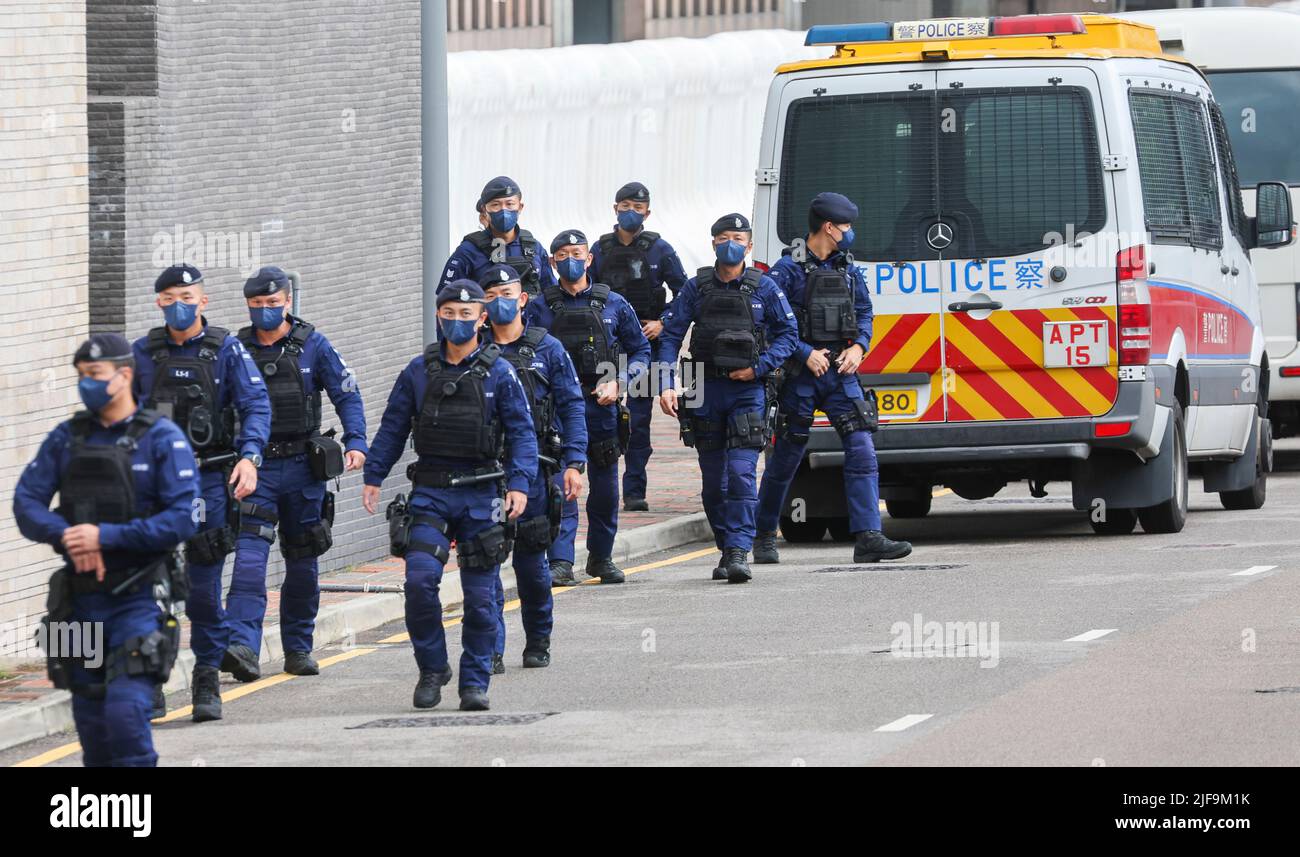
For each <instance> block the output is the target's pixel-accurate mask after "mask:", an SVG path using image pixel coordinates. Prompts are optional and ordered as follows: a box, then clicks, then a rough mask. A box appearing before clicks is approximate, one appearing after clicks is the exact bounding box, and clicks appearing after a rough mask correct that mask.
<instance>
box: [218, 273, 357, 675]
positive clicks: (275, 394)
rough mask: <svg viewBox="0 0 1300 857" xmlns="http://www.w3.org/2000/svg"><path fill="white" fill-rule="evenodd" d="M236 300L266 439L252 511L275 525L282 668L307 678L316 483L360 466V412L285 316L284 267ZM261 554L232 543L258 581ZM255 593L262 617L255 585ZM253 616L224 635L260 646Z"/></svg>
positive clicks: (319, 538) (326, 539)
mask: <svg viewBox="0 0 1300 857" xmlns="http://www.w3.org/2000/svg"><path fill="white" fill-rule="evenodd" d="M244 299H245V300H246V301H247V303H248V315H249V317H250V319H251V320H252V322H253V323H252V324H251V325H250V326H248V327H245V328H243V329H242V330H240V331H239V341H240V342H241V343H243V345H244V348H245V349H247V351H248V353H249V354H251V355H252V357H253V362H254V363H255V364H257V367H258V369H259V370H260V371H261V374H262V380H263V381H264V382H265V384H266V390H267V394H268V395H269V396H270V399H271V439H270V442H269V443H267V445H266V447H265V449H264V450H263V453H262V456H263V458H264V459H265V460H264V462H263V464H262V470H261V473H260V474H259V479H258V483H259V484H258V491H257V493H258V495H261V496H265V497H267V498H268V499H269V505H268V506H267V507H265V508H259V509H258V510H257V512H256V514H257V515H258V517H260V518H261V519H263V520H266V521H271V522H276V521H278V522H279V524H280V552H281V553H282V554H283V555H284V584H283V585H282V586H281V588H280V642H281V644H282V649H283V651H284V671H285V672H287V673H291V674H293V675H316V674H317V673H318V672H319V671H320V670H319V667H318V666H317V664H316V661H315V660H313V658H312V656H311V650H312V631H313V630H314V629H315V627H316V611H317V609H318V608H319V607H320V588H319V586H318V582H317V576H316V575H317V557H319V556H321V555H322V554H324V553H325V552H326V551H328V550H329V549H330V547H331V546H332V545H333V544H334V537H333V534H332V533H331V532H330V528H331V526H332V525H333V523H334V495H333V493H331V492H329V491H328V490H326V481H327V480H329V479H333V478H335V477H337V476H339V475H341V474H342V472H343V471H344V470H359V469H360V468H361V466H362V464H364V463H365V460H366V450H367V448H368V447H367V445H366V412H365V408H364V406H363V405H362V403H361V392H360V391H359V390H358V389H357V383H356V376H355V375H353V373H352V370H350V369H348V367H347V364H346V363H344V362H343V358H342V357H340V356H339V353H338V351H336V350H335V349H334V346H333V345H331V344H330V342H329V340H328V339H326V338H325V336H324V335H323V334H321V332H320V331H319V330H317V329H316V328H315V326H313V325H311V324H309V323H307V322H305V321H303V320H302V319H300V318H297V317H296V316H293V315H290V314H289V311H290V310H291V309H292V295H291V293H290V288H289V276H288V275H287V274H286V273H285V272H284V271H282V270H281V269H279V268H277V267H275V266H273V265H271V266H267V267H264V268H261V269H260V270H258V271H257V273H256V274H254V275H253V276H252V277H250V278H249V279H248V281H247V282H245V283H244ZM321 390H324V391H325V392H326V393H328V394H329V397H330V401H331V402H332V403H333V404H334V410H335V412H336V413H337V414H338V416H339V419H341V420H342V422H343V437H342V444H341V445H340V443H339V442H338V441H336V440H334V438H333V437H332V436H325V435H322V434H321V433H320V425H321ZM330 434H331V435H332V434H333V432H332V431H331V432H330ZM345 450H346V451H345ZM269 554H270V544H268V543H267V542H265V541H263V540H262V539H249V540H246V541H241V542H240V544H239V549H238V550H237V551H236V553H235V567H236V568H237V569H243V568H245V567H246V566H247V567H250V568H256V569H257V571H258V573H259V574H260V577H261V580H262V581H263V584H265V580H266V562H267V558H268V556H269ZM250 573H251V572H250ZM261 596H262V611H261V612H262V613H265V610H266V591H265V589H263V590H262V592H261ZM262 619H263V617H262V615H261V614H259V615H256V616H251V615H250V616H241V617H239V618H236V617H234V616H232V617H231V620H230V638H231V641H232V642H233V643H235V644H237V645H240V646H246V647H247V648H248V649H250V650H251V651H252V652H254V653H257V652H260V651H261V648H262Z"/></svg>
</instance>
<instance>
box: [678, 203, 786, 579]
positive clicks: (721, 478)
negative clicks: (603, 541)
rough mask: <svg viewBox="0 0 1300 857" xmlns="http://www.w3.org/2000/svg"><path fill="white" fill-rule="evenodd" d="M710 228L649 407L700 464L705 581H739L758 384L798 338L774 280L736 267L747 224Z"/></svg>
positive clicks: (757, 435)
mask: <svg viewBox="0 0 1300 857" xmlns="http://www.w3.org/2000/svg"><path fill="white" fill-rule="evenodd" d="M711 232H712V234H713V252H714V255H715V256H716V258H717V262H716V264H714V265H713V266H711V267H707V268H701V269H700V270H699V273H697V274H696V275H695V276H694V277H692V278H691V279H690V280H688V281H687V283H686V286H685V287H684V288H683V289H682V291H681V294H680V295H678V296H677V300H675V301H673V305H672V306H671V307H670V308H669V310H668V311H667V312H666V313H665V315H664V319H665V321H664V328H663V333H662V334H661V335H660V346H659V347H660V360H661V361H662V362H661V364H660V366H661V370H660V371H661V372H662V373H663V381H662V383H661V387H662V390H663V392H661V393H660V394H659V404H660V407H661V408H662V409H663V412H664V413H666V414H668V415H669V416H671V417H679V419H680V421H681V424H682V440H683V441H684V442H685V443H686V445H687V446H693V447H695V451H696V453H697V454H698V455H699V458H700V478H701V481H702V490H701V492H700V499H701V500H702V501H703V505H704V512H705V514H706V515H707V516H708V519H709V525H710V526H711V527H712V528H713V539H714V542H715V543H716V544H717V545H718V547H719V548H720V549H721V550H722V559H721V561H720V562H719V564H718V567H717V568H715V569H714V571H713V579H714V580H724V579H725V580H727V581H728V582H730V583H746V582H748V581H749V579H750V578H751V577H753V574H752V573H751V571H750V568H749V564H748V562H747V561H746V560H747V559H748V557H749V549H750V546H751V545H752V544H753V541H754V507H755V505H756V503H757V492H756V490H755V485H756V481H757V471H758V454H759V452H760V451H761V450H762V449H763V447H764V446H766V445H767V439H768V435H769V403H768V402H767V400H766V393H765V389H764V388H765V380H766V378H767V376H768V375H770V374H771V373H772V372H774V371H776V370H777V369H780V368H781V365H782V364H783V363H784V362H785V361H786V359H787V358H788V357H789V356H790V354H791V353H792V352H793V351H794V348H795V345H796V342H797V335H798V333H797V328H796V326H795V321H794V313H793V312H792V311H791V310H790V305H789V304H788V303H787V302H786V299H785V295H783V294H782V293H781V290H780V289H779V288H777V286H776V283H774V282H772V280H771V278H769V277H767V276H764V275H763V272H762V271H760V270H759V269H758V268H752V267H746V266H745V256H746V255H748V253H749V251H750V249H751V248H752V247H753V229H752V228H751V227H750V224H749V220H748V218H746V217H745V216H744V215H742V214H734V213H733V214H726V215H723V216H722V217H720V218H718V219H717V221H715V222H714V224H713V226H712V229H711ZM692 323H693V324H694V325H695V330H694V332H693V333H692V334H691V354H690V360H689V363H688V364H687V366H688V368H689V369H690V370H692V374H693V375H694V376H695V377H694V379H693V381H694V386H693V389H691V390H690V391H689V392H688V393H687V395H686V396H685V397H683V398H684V401H682V402H681V404H682V405H683V406H684V407H682V408H680V409H679V403H678V399H679V397H678V395H677V391H676V389H675V387H674V384H673V378H672V373H673V365H674V364H675V363H676V362H677V356H678V352H679V350H680V348H681V345H682V340H683V339H684V338H685V337H686V331H687V329H688V328H690V327H691V325H692ZM686 371H687V369H684V370H683V372H686ZM679 414H680V416H679Z"/></svg>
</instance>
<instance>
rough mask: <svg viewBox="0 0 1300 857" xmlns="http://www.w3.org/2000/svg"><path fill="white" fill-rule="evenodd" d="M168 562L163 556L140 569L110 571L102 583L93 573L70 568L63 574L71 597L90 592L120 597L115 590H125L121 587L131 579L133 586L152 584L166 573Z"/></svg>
mask: <svg viewBox="0 0 1300 857" xmlns="http://www.w3.org/2000/svg"><path fill="white" fill-rule="evenodd" d="M169 561H170V556H165V557H163V558H162V559H158V560H155V561H154V562H151V563H149V564H148V565H146V566H143V567H141V568H136V569H123V570H120V571H110V572H107V573H106V574H105V575H104V579H103V580H102V581H101V580H96V579H95V573H94V572H93V571H88V572H85V573H82V574H78V573H77V572H75V571H73V570H72V567H71V566H69V568H68V569H67V570H66V571H64V574H66V575H68V588H69V589H70V590H71V592H72V594H73V595H86V594H89V593H91V592H112V593H114V594H116V595H120V594H121V593H120V592H116V591H115V590H117V589H119V588H123V589H125V588H126V587H124V586H123V585H124V584H127V583H129V582H132V579H133V578H134V579H135V580H134V584H133V586H134V585H139V584H141V583H144V584H152V583H153V580H154V578H155V577H156V576H157V574H158V573H159V572H163V571H166V569H167V563H168V562H169Z"/></svg>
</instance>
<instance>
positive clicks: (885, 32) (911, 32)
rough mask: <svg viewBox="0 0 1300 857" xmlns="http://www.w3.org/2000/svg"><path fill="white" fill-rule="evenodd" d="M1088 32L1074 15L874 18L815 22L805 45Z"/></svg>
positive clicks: (1062, 34)
mask: <svg viewBox="0 0 1300 857" xmlns="http://www.w3.org/2000/svg"><path fill="white" fill-rule="evenodd" d="M1086 32H1088V28H1087V27H1085V26H1084V24H1083V19H1082V18H1081V17H1079V16H1078V15H1014V16H1011V17H1007V18H934V19H931V20H925V21H899V22H897V23H892V24H891V23H889V22H887V21H877V22H875V23H871V24H818V25H817V26H815V27H810V28H809V29H808V35H807V36H806V37H805V38H804V44H805V45H847V44H858V43H862V42H914V41H946V40H949V39H981V38H987V37H989V36H1064V35H1077V34H1081V33H1086Z"/></svg>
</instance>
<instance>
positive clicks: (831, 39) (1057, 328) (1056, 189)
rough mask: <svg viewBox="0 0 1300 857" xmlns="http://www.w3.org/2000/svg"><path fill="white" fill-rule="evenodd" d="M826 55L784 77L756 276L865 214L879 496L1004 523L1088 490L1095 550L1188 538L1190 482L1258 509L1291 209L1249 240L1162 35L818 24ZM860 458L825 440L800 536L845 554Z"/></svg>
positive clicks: (768, 155) (762, 170)
mask: <svg viewBox="0 0 1300 857" xmlns="http://www.w3.org/2000/svg"><path fill="white" fill-rule="evenodd" d="M806 43H807V44H810V45H826V46H828V47H830V48H831V49H833V53H832V54H831V56H830V57H828V58H826V59H817V60H806V61H802V62H795V63H790V64H787V65H783V66H781V67H779V68H778V69H777V73H776V78H775V80H774V81H773V83H772V85H771V89H770V91H769V95H768V102H767V109H766V116H765V119H764V126H763V138H762V141H761V144H760V153H759V169H758V173H757V192H756V197H755V218H754V242H755V249H754V258H755V259H756V260H759V261H760V262H766V263H768V264H771V263H773V262H775V261H776V260H777V259H778V258H780V255H781V253H782V250H783V248H787V247H791V246H793V245H794V244H795V242H796V241H797V240H798V239H799V238H801V237H802V236H803V235H804V233H805V230H806V213H807V207H808V202H809V200H811V199H812V197H813V196H814V195H816V194H817V193H819V192H821V191H827V190H833V191H838V192H840V193H844V194H847V195H848V196H849V197H850V198H852V199H853V200H854V201H855V202H857V204H858V206H859V208H860V209H861V215H860V216H859V219H858V220H857V221H856V222H855V224H854V228H855V233H856V239H855V242H854V245H853V256H854V260H855V264H857V265H858V266H859V267H860V268H861V269H862V270H863V272H864V274H865V277H866V282H867V285H868V289H869V290H870V293H871V298H872V301H873V303H874V306H875V329H874V335H873V339H872V346H871V351H870V353H869V354H868V355H867V357H866V359H865V360H864V361H863V362H862V365H861V367H860V370H859V371H860V373H861V374H860V380H861V383H862V385H863V387H864V388H869V389H872V390H874V391H875V393H876V396H877V400H878V402H879V408H880V418H881V423H882V425H881V430H880V431H879V432H878V433H877V434H876V437H875V441H876V448H877V451H878V456H879V460H880V465H881V496H882V498H883V499H884V502H885V504H886V507H887V509H888V511H889V513H890V515H891V516H893V517H899V518H912V517H920V516H923V515H925V514H927V513H928V512H929V510H930V498H931V493H932V489H933V488H934V487H935V486H940V485H942V486H947V487H949V488H951V489H952V491H953V492H954V493H956V494H957V495H958V496H961V497H964V498H967V499H983V498H987V497H992V496H993V495H995V494H997V493H998V492H999V491H1000V490H1001V489H1002V488H1003V487H1005V486H1006V485H1007V484H1008V483H1011V482H1018V481H1027V482H1028V484H1029V488H1030V491H1031V493H1032V494H1033V495H1034V496H1036V497H1041V496H1044V495H1045V493H1046V492H1045V489H1046V486H1047V485H1048V483H1051V482H1070V483H1071V484H1072V486H1073V490H1072V496H1073V504H1074V507H1075V508H1076V509H1079V510H1081V511H1085V512H1087V513H1088V519H1089V520H1090V521H1091V523H1092V527H1093V529H1094V530H1095V531H1096V532H1098V533H1105V534H1115V533H1128V532H1132V531H1133V529H1134V527H1135V526H1136V524H1137V522H1138V521H1141V523H1142V529H1143V530H1144V531H1145V532H1162V533H1168V532H1178V531H1179V530H1181V529H1182V527H1183V524H1184V522H1185V520H1186V516H1187V497H1188V479H1189V473H1192V472H1193V471H1194V473H1195V475H1196V476H1198V477H1199V478H1200V479H1201V480H1203V484H1204V488H1205V490H1206V491H1212V492H1217V493H1219V495H1220V497H1221V500H1222V503H1223V505H1224V506H1226V507H1228V508H1234V509H1248V508H1259V507H1260V506H1261V505H1263V503H1264V499H1265V486H1266V480H1267V473H1268V470H1269V468H1270V466H1271V434H1270V430H1269V423H1268V421H1267V419H1265V418H1264V402H1263V400H1262V399H1261V397H1260V381H1261V374H1260V373H1261V369H1263V368H1264V367H1266V365H1267V355H1266V354H1265V350H1264V338H1263V334H1262V332H1261V329H1260V304H1259V293H1258V289H1257V287H1256V281H1255V273H1254V269H1253V267H1252V265H1251V258H1250V251H1251V250H1252V249H1253V248H1265V247H1277V246H1282V245H1285V244H1289V243H1290V242H1291V241H1292V240H1293V239H1294V228H1293V224H1292V214H1291V200H1290V196H1289V194H1288V192H1287V188H1286V186H1285V185H1283V184H1281V183H1277V182H1262V183H1260V184H1259V185H1258V186H1257V188H1256V199H1257V203H1256V206H1257V216H1256V217H1247V216H1246V214H1245V212H1244V209H1243V206H1242V199H1241V194H1240V192H1239V190H1238V185H1239V183H1238V181H1237V173H1236V166H1235V165H1234V163H1233V158H1232V150H1231V146H1230V144H1229V141H1228V137H1227V134H1226V131H1225V127H1224V118H1223V116H1222V113H1221V111H1220V109H1219V107H1218V105H1217V104H1216V103H1215V101H1214V97H1213V95H1212V93H1211V91H1210V87H1209V85H1208V84H1207V82H1206V80H1205V78H1204V76H1203V75H1202V74H1201V73H1200V72H1199V71H1198V70H1197V69H1196V67H1195V66H1194V65H1192V64H1190V63H1189V62H1187V61H1185V60H1182V59H1179V58H1177V57H1172V56H1167V55H1165V54H1163V53H1162V52H1161V48H1160V44H1159V42H1158V41H1157V39H1156V34H1155V31H1154V29H1152V28H1151V27H1149V26H1146V25H1143V24H1139V23H1137V22H1135V21H1125V20H1120V19H1117V18H1113V17H1107V16H1101V15H1029V16H1017V17H1001V18H962V19H940V20H931V21H909V22H896V23H874V24H853V25H843V26H818V27H813V28H812V29H811V30H809V32H808V36H807V40H806ZM842 467H843V452H842V451H841V449H840V445H839V437H838V435H837V434H836V432H835V431H834V430H833V429H831V428H830V427H829V426H828V425H827V424H826V423H825V421H824V420H823V421H821V423H820V426H819V427H817V428H815V429H814V431H813V433H812V437H811V439H810V442H809V444H808V455H807V456H806V457H805V460H804V463H803V465H802V466H801V469H800V472H799V474H798V476H797V477H796V481H795V484H794V486H793V487H792V489H791V491H790V492H789V495H788V496H789V497H790V498H791V501H790V502H792V503H793V502H800V503H802V504H803V508H802V509H801V510H800V511H801V512H803V513H804V514H803V515H802V516H801V517H802V518H803V519H802V520H795V518H796V516H795V515H793V514H791V512H792V508H793V507H792V508H788V509H787V510H786V517H784V518H783V520H782V531H783V534H784V535H785V537H786V538H787V539H789V540H792V541H801V540H815V539H820V538H821V537H822V535H823V534H824V533H825V531H826V529H827V528H830V529H831V531H832V533H833V534H834V535H837V536H838V535H842V534H843V533H844V531H845V530H846V529H847V527H846V525H845V515H846V510H845V504H844V499H843V492H842V490H841V489H840V487H839V486H840V485H841V484H842V482H841V480H842V473H841V468H842Z"/></svg>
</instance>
